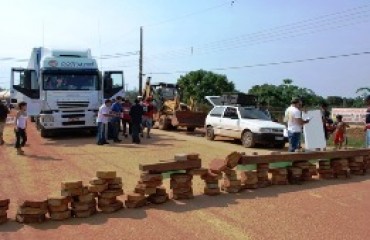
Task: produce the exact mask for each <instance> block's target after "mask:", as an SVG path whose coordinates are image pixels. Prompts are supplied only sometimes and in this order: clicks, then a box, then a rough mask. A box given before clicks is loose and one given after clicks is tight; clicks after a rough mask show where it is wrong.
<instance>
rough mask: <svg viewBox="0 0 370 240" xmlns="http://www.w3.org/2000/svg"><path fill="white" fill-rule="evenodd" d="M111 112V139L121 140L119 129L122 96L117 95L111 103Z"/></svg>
mask: <svg viewBox="0 0 370 240" xmlns="http://www.w3.org/2000/svg"><path fill="white" fill-rule="evenodd" d="M111 110H112V114H113V117H112V119H111V124H112V127H113V141H114V142H122V140H121V139H119V137H118V135H119V131H120V129H121V114H122V97H121V96H117V97H116V101H115V103H113V105H112V109H111Z"/></svg>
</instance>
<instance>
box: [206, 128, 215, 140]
mask: <svg viewBox="0 0 370 240" xmlns="http://www.w3.org/2000/svg"><path fill="white" fill-rule="evenodd" d="M206 137H207V139H208V140H211V141H213V140H215V132H214V131H213V127H212V126H208V127H207V130H206Z"/></svg>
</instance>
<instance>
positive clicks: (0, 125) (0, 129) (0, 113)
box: [0, 101, 10, 145]
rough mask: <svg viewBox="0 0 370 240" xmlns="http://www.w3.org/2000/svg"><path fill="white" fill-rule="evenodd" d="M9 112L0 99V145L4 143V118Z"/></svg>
mask: <svg viewBox="0 0 370 240" xmlns="http://www.w3.org/2000/svg"><path fill="white" fill-rule="evenodd" d="M9 113H10V111H9V108H8V107H7V106H6V105H5V104H4V103H3V102H2V101H1V102H0V145H3V144H4V129H5V124H6V118H7V117H8V114H9Z"/></svg>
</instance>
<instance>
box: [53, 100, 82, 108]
mask: <svg viewBox="0 0 370 240" xmlns="http://www.w3.org/2000/svg"><path fill="white" fill-rule="evenodd" d="M57 106H58V107H59V108H87V107H88V106H89V102H87V101H58V102H57Z"/></svg>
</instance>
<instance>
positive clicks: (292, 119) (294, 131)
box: [284, 98, 309, 152]
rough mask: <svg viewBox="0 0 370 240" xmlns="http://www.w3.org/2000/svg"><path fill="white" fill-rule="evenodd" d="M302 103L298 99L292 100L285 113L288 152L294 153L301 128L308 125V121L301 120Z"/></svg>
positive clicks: (299, 138) (297, 145) (298, 142)
mask: <svg viewBox="0 0 370 240" xmlns="http://www.w3.org/2000/svg"><path fill="white" fill-rule="evenodd" d="M301 106H302V101H301V100H300V99H299V98H294V99H292V101H291V105H290V107H288V108H287V109H286V111H285V117H284V120H285V122H287V123H288V139H289V150H288V151H289V152H295V151H296V150H297V149H298V148H299V146H300V141H301V133H302V127H303V125H304V124H307V123H309V120H303V119H302V113H301V110H299V109H300V108H301Z"/></svg>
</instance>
